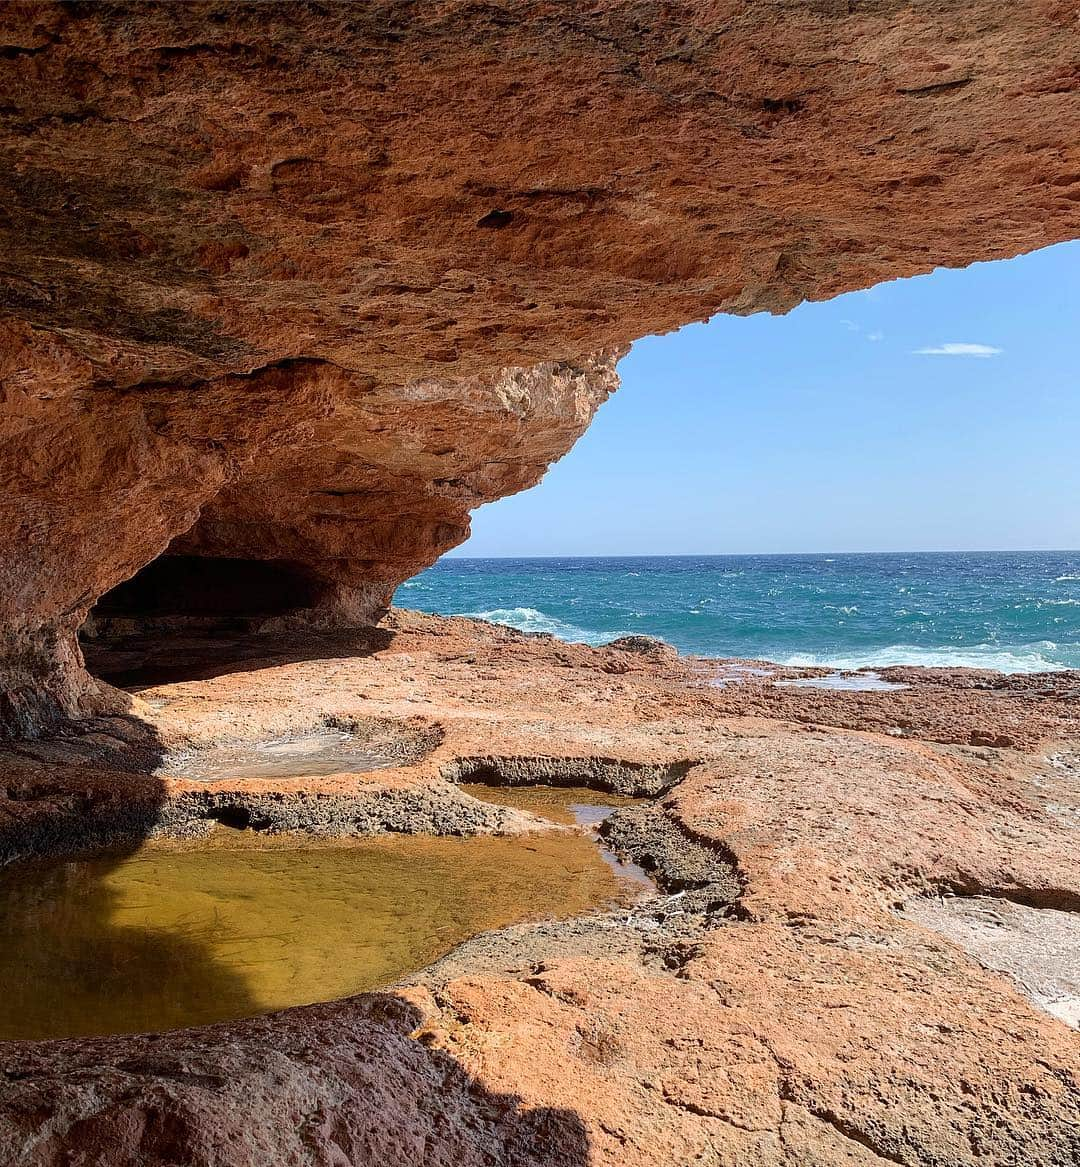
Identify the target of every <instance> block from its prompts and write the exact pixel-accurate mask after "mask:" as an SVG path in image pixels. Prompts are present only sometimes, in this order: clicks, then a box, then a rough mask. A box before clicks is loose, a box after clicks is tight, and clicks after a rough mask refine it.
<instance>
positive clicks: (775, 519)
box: [455, 242, 1080, 556]
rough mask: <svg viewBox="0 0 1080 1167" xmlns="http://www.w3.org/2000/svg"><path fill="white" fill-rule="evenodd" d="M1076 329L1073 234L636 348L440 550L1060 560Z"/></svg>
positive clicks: (1078, 352)
mask: <svg viewBox="0 0 1080 1167" xmlns="http://www.w3.org/2000/svg"><path fill="white" fill-rule="evenodd" d="M1078 332H1080V242H1077V243H1069V244H1063V245H1061V246H1058V247H1053V248H1048V249H1046V250H1045V251H1040V252H1036V253H1034V254H1032V255H1028V256H1022V257H1020V258H1018V259H1013V260H1007V261H1000V262H997V263H984V264H976V265H974V266H972V267H970V268H967V269H965V270H962V271H947V270H938V271H936V272H934V273H932V274H931V275H927V276H920V277H918V278H916V279H911V280H898V281H895V282H893V283H889V284H881V285H879V286H877V287H876V288H872V289H870V290H868V291H865V292H855V293H852V294H851V295H847V296H841V297H840V298H838V299H836V300H832V301H829V302H828V303H824V304H804V305H802V306H801V307H800V308H797V309H796V310H795V311H794V312H791V313H790V314H789V315H787V316H782V317H777V316H767V315H758V316H753V317H749V318H735V317H731V316H718V317H715V318H714V319H713V320H711V321H710V322H709V323H708V324H697V325H690V326H688V327H687V328H684V329H682V330H680V331H679V332H677V333H672V334H669V335H667V336H662V337H648V338H646V339H644V340H641V341H639V342H638V343H637V344H636V345H635V346H634V348H633V350H632V352H631V353H630V355H629V356H628V357H626V358H625V359H624V360H623V362H622V364H621V365H620V366H619V369H620V372H621V374H622V379H623V385H622V388H621V389H620V390H619V392H618V393H616V394H615V396H614V397H613V398H612V399H611V400H610V401H609V402H608V403H607V404H606V405H604V406H603V407H602V408H601V410H600V412H599V413H598V414H597V416H596V420H595V421H594V422H593V424H592V426H591V428H590V429H589V430H588V432H587V433H586V434H585V436H584V437H583V438H582V439H581V441H580V442H578V444H577V446H575V447H574V449H573V450H572V451H571V452H570V453H569V454H568V455H567V456H566V457H565V458H564V459H563V460H562V461H561V462H558V463H556V464H555V465H554V466H553V467H552V468H551V470H550V471H549V472H548V474H547V476H546V477H545V479H544V480H543V482H542V483H541V484H540V485H539V486H537V487H534V488H533V489H532V490H530V491H526V492H524V493H522V494H519V495H515V496H513V497H511V498H508V499H502V500H500V501H499V502H496V503H492V504H491V505H489V506H486V507H482V508H481V509H480V510H478V511H477V512H476V513H475V514H474V516H473V535H472V538H471V539H470V540H469V541H468V543H466V544H465V545H464V546H463V547H461V548H460V549H459V550H458V551H457V552H455V554H460V555H475V556H489V555H490V556H494V555H513V556H526V555H650V554H651V555H679V554H735V553H740V552H748V553H767V552H790V553H795V552H804V551H811V552H812V551H903V550H980V549H982V550H1005V549H1029V548H1078V547H1080V359H1078V357H1080V337H1078ZM952 346H974V347H967V348H965V347H961V348H960V349H955V348H953V347H952ZM924 350H938V351H924Z"/></svg>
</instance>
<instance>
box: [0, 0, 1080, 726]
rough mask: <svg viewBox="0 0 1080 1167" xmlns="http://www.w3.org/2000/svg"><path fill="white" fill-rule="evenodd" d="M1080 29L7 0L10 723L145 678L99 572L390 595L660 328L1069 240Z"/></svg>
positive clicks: (5, 375) (214, 624)
mask: <svg viewBox="0 0 1080 1167" xmlns="http://www.w3.org/2000/svg"><path fill="white" fill-rule="evenodd" d="M1076 37H1077V13H1076V10H1075V7H1074V6H1073V5H1070V4H1068V3H1058V2H1053V0H1043V2H1040V3H1020V2H1019V0H1013V2H1008V3H1000V2H997V0H994V2H991V0H966V2H955V3H937V4H918V5H911V4H906V5H905V4H898V3H893V2H891V0H874V2H872V3H865V4H859V5H856V6H853V5H850V4H836V3H826V2H815V3H808V4H802V5H791V4H789V3H785V2H783V0H754V2H752V3H740V4H727V3H709V4H700V3H691V2H686V0H678V2H675V3H657V2H652V0H648V2H642V3H632V4H627V3H624V2H622V0H601V2H600V3H596V4H590V5H580V4H562V5H554V6H552V5H549V4H540V3H525V4H512V5H501V4H495V5H491V4H486V3H485V4H480V3H469V2H462V3H451V4H436V5H409V4H401V3H397V2H396V0H386V2H380V3H374V4H364V5H361V6H356V5H346V4H331V5H325V4H316V3H288V4H277V3H269V4H254V5H250V4H226V5H221V4H215V3H208V2H198V3H185V4H147V3H133V2H119V3H104V4H94V5H71V4H58V3H57V4H53V3H25V2H17V0H16V2H12V3H8V4H5V5H4V6H3V8H2V9H0V92H2V95H3V100H2V101H0V152H2V156H3V163H4V164H3V166H2V167H0V187H2V190H0V195H2V198H0V201H2V203H3V207H4V214H3V216H2V218H0V246H2V250H3V264H2V269H0V386H2V390H0V438H2V444H0V445H2V452H0V477H2V481H3V487H4V496H5V506H4V508H3V511H2V513H0V732H4V733H6V734H8V735H11V736H27V735H32V734H35V733H39V732H40V731H41V730H42V729H43V728H44V727H47V726H48V725H49V724H51V723H53V722H55V721H56V720H57V719H58V718H61V717H63V716H66V715H71V714H75V713H87V712H94V711H103V710H107V709H109V708H116V707H119V706H121V705H122V704H123V698H122V696H120V695H118V694H117V693H115V691H110V690H108V689H107V688H106V687H103V686H101V685H100V684H97V683H96V682H94V681H92V680H91V679H90V677H89V676H88V675H87V674H86V672H85V671H84V669H83V667H82V660H81V655H80V649H79V645H78V643H77V640H76V633H77V630H78V628H79V627H80V625H82V624H83V623H84V621H85V619H86V616H87V613H88V612H90V610H91V609H92V608H93V607H94V605H95V604H96V603H97V601H99V600H100V599H101V597H102V596H107V600H106V602H105V603H104V604H102V605H100V606H99V610H98V611H97V612H95V615H94V617H93V619H92V621H91V623H90V625H88V627H87V629H86V634H87V635H88V636H91V635H96V636H97V637H112V638H115V637H117V636H123V635H125V634H128V633H130V632H131V631H133V630H139V629H146V628H148V627H149V628H150V629H151V630H152V629H153V628H155V627H160V626H162V625H163V624H168V623H170V622H172V623H173V624H175V623H176V622H178V621H179V622H183V623H187V624H188V625H192V624H194V625H199V626H202V627H208V628H211V629H213V628H217V629H218V630H220V629H221V628H222V627H225V628H226V629H231V628H232V627H233V626H234V625H235V624H236V623H237V622H245V621H246V622H247V623H248V624H249V625H251V626H253V627H266V626H275V625H276V624H279V623H281V622H285V623H289V622H292V623H294V624H295V623H297V622H307V623H314V624H323V625H334V626H338V627H340V626H352V625H356V624H360V623H365V622H370V621H371V620H372V619H375V618H377V616H378V614H379V613H380V611H381V610H382V609H383V608H384V607H385V604H386V603H387V600H388V597H389V596H390V594H391V592H392V589H393V587H394V585H395V584H397V583H398V582H400V581H401V580H403V579H405V578H407V577H408V576H409V575H411V574H413V573H415V572H416V571H417V570H419V569H420V568H421V567H423V566H425V565H426V564H428V563H430V562H432V561H433V560H434V559H435V558H436V557H437V556H438V555H439V554H440V553H441V552H443V551H445V550H447V549H448V548H449V547H452V546H453V545H454V544H456V543H459V542H460V541H461V540H462V539H464V538H465V536H466V534H467V532H468V513H469V510H470V509H471V508H472V507H474V506H476V505H477V504H479V503H481V502H484V501H487V500H490V499H494V498H498V497H500V496H502V495H505V494H508V493H511V492H513V491H516V490H520V489H522V488H523V487H526V486H529V485H531V484H532V483H534V482H536V481H537V480H538V479H539V477H540V476H541V475H542V474H543V472H544V470H545V468H546V467H547V466H548V465H549V464H550V463H551V462H552V460H554V459H555V458H558V457H559V456H560V455H562V454H563V453H564V452H565V451H566V450H567V449H568V448H569V447H570V445H571V444H572V443H573V442H574V441H575V439H576V438H577V437H578V436H579V435H580V434H581V432H582V431H583V429H584V428H585V426H586V425H587V424H588V422H589V420H590V418H591V417H592V415H593V412H594V411H595V409H596V408H597V406H598V405H599V404H600V403H601V402H602V401H603V400H604V398H605V397H606V396H607V395H608V394H609V393H610V392H611V390H612V389H613V388H614V387H615V385H616V383H617V380H616V376H615V373H614V361H615V358H616V356H617V355H618V354H619V352H620V351H622V348H623V347H624V346H625V345H626V344H627V343H628V342H630V341H632V340H633V339H635V338H637V337H639V336H642V335H644V334H646V333H651V332H657V331H663V330H666V329H670V328H674V327H676V326H678V325H681V324H684V323H686V322H688V321H692V320H698V319H702V318H704V317H706V316H708V315H710V314H712V313H715V312H718V311H726V312H753V311H758V310H763V309H764V310H769V311H782V310H786V309H788V308H790V307H792V306H794V305H795V304H797V303H799V302H800V301H802V300H805V299H808V298H811V299H812V298H821V297H828V296H832V295H836V294H837V293H839V292H843V291H846V290H849V289H852V288H859V287H865V286H868V285H870V284H873V283H875V282H877V281H879V280H883V279H888V278H893V277H897V276H906V275H912V274H915V273H917V272H922V271H927V270H929V269H930V268H931V267H933V266H934V265H936V264H954V265H958V264H966V263H970V262H971V261H973V260H978V259H992V258H995V257H999V256H1006V255H1013V254H1016V253H1017V252H1020V251H1024V250H1028V249H1031V248H1035V247H1039V246H1042V245H1045V244H1049V243H1053V242H1056V241H1059V240H1063V239H1068V238H1072V237H1074V236H1076V235H1078V234H1080V200H1078V196H1080V178H1078V176H1080V169H1078V163H1077V158H1076V150H1075V143H1076V142H1077V141H1080V94H1078V86H1080V81H1078V76H1077V71H1076V60H1075V45H1076ZM164 552H168V556H167V558H165V559H164V560H162V562H161V563H159V564H156V565H155V567H154V569H153V570H152V571H151V573H150V574H149V575H146V576H145V577H141V578H136V579H135V580H134V581H133V584H132V585H131V586H129V587H127V588H126V589H124V590H121V591H119V592H116V593H114V594H113V595H111V596H108V593H110V592H111V591H112V589H114V588H116V587H117V585H120V584H122V583H123V581H125V580H128V579H130V578H131V577H132V576H135V575H136V573H137V572H139V571H140V569H143V568H145V567H146V565H147V564H149V563H151V561H153V560H155V558H156V557H158V556H160V555H162V553H164ZM207 560H210V561H213V562H214V563H215V564H216V566H214V567H213V569H212V568H211V566H209V565H208V564H207V562H206V561H207ZM194 580H202V581H203V586H202V587H201V589H200V588H199V587H197V586H195V585H194V584H193V581H194Z"/></svg>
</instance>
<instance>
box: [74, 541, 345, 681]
mask: <svg viewBox="0 0 1080 1167" xmlns="http://www.w3.org/2000/svg"><path fill="white" fill-rule="evenodd" d="M325 586H326V585H325V582H324V581H322V580H321V579H319V577H318V576H316V575H315V574H314V573H313V572H312V571H311V570H310V569H309V568H308V567H306V566H304V565H302V564H297V563H292V562H289V561H286V560H263V559H243V558H226V557H216V556H215V557H210V556H199V555H170V554H168V553H166V554H164V555H161V556H159V557H158V558H157V559H155V560H152V561H151V562H150V563H148V564H147V565H146V566H145V567H143V568H141V569H140V570H139V571H138V572H136V573H135V575H133V576H132V577H131V578H130V579H126V580H124V581H123V583H120V584H117V586H116V587H114V588H113V589H112V590H111V591H108V592H106V593H105V594H104V595H103V596H102V597H101V598H100V599H99V600H98V601H97V603H96V604H95V605H94V607H93V608H92V609H91V611H90V614H89V615H88V617H87V619H86V621H85V623H84V624H83V626H82V628H81V629H80V632H79V642H80V646H81V648H82V652H83V656H84V658H85V660H86V665H87V668H88V669H89V671H90V672H91V673H93V675H94V676H97V677H100V678H101V679H102V680H105V681H109V682H110V683H112V684H114V685H120V686H122V687H128V686H141V685H144V684H155V683H161V682H163V681H167V680H176V679H186V678H190V677H195V676H204V675H213V674H214V673H216V672H217V671H220V669H221V668H227V667H229V665H230V664H231V663H234V662H235V660H236V659H237V658H238V657H246V656H249V655H252V654H255V655H258V653H259V651H261V650H260V649H259V646H258V642H259V641H260V640H261V639H263V638H261V637H258V636H255V637H253V636H252V634H253V633H260V632H267V631H271V630H280V629H281V628H282V625H280V624H277V623H275V622H276V621H279V620H282V619H284V618H285V617H288V616H291V615H294V614H296V613H298V612H303V611H306V610H309V609H311V608H314V607H316V606H317V605H318V603H319V600H320V598H321V597H322V595H323V593H324V590H325ZM243 646H246V647H243Z"/></svg>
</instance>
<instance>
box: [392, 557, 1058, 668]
mask: <svg viewBox="0 0 1080 1167" xmlns="http://www.w3.org/2000/svg"><path fill="white" fill-rule="evenodd" d="M394 602H395V603H396V604H398V605H399V606H401V607H404V608H417V609H420V610H421V611H425V612H439V613H442V614H444V615H463V616H473V617H478V618H480V619H483V620H491V621H494V622H495V623H499V624H508V625H510V626H511V627H513V628H519V629H521V630H522V631H525V632H550V633H552V634H553V635H555V636H557V637H559V638H560V639H562V640H568V641H580V642H583V643H585V644H603V643H605V642H606V641H609V640H613V639H615V638H616V637H618V636H626V635H632V634H637V635H640V634H646V635H649V636H658V637H660V638H662V639H663V640H666V641H667V642H668V643H669V644H673V645H675V647H676V648H678V649H679V650H680V651H682V652H684V653H693V654H696V655H699V656H710V657H755V658H761V659H764V660H771V661H778V662H781V663H783V664H791V665H826V666H829V667H833V668H841V669H855V668H862V667H876V666H885V665H890V664H916V665H943V666H970V667H973V668H986V669H998V670H1001V671H1002V672H1010V673H1012V672H1039V671H1043V670H1058V669H1065V668H1080V551H1040V552H1033V551H1024V552H1000V553H999V552H979V553H967V552H964V553H959V552H957V553H952V552H941V553H937V552H933V553H919V554H883V555H842V554H837V555H710V556H654V557H642V558H597V559H578V558H575V559H466V558H463V557H455V556H451V557H447V558H444V559H442V560H440V561H439V562H438V563H437V564H435V566H434V567H432V568H430V569H429V570H427V571H426V572H424V573H423V574H422V575H420V576H418V577H417V578H416V579H413V580H410V581H408V582H407V583H404V584H402V585H401V587H400V588H399V589H398V592H397V595H396V597H395V601H394Z"/></svg>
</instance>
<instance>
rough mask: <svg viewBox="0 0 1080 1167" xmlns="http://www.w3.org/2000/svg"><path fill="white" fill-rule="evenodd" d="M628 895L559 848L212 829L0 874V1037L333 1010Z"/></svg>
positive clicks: (572, 839)
mask: <svg viewBox="0 0 1080 1167" xmlns="http://www.w3.org/2000/svg"><path fill="white" fill-rule="evenodd" d="M222 839H224V841H222ZM627 894H628V892H627V888H626V884H625V882H624V881H621V880H620V879H619V877H618V875H617V874H616V872H615V871H614V870H613V869H612V867H611V866H610V865H609V864H608V863H607V862H606V861H605V859H604V857H603V856H602V854H601V852H600V850H599V849H598V848H597V846H596V844H595V843H594V842H593V841H592V840H591V839H590V838H589V837H587V836H586V835H582V834H574V833H565V834H556V835H539V836H530V837H526V838H507V839H499V838H484V837H481V838H473V839H452V838H432V837H429V836H408V837H401V836H398V837H394V838H389V839H387V838H382V839H366V840H355V841H342V840H332V841H325V842H312V841H311V840H310V839H303V840H290V839H285V840H281V841H275V840H273V839H264V838H261V837H258V836H247V835H242V834H239V833H235V832H228V833H227V834H226V833H225V832H224V831H220V832H219V833H218V835H215V838H214V839H213V840H211V841H209V842H204V843H200V844H198V845H197V846H192V845H190V844H188V845H186V846H180V845H176V844H167V843H151V844H147V845H146V846H144V847H143V848H141V849H140V850H139V851H137V852H135V853H134V854H108V853H104V854H97V855H95V856H92V857H87V858H80V859H76V860H67V861H55V860H54V861H49V862H41V863H26V864H19V865H17V866H14V867H11V868H9V869H8V870H6V871H4V872H2V873H0V1038H8V1039H10V1038H50V1037H68V1036H76V1035H91V1034H105V1033H130V1032H139V1031H147V1030H161V1029H169V1028H176V1027H179V1026H188V1025H198V1024H204V1023H207V1022H212V1021H220V1020H224V1019H228V1018H236V1017H243V1016H250V1015H252V1014H256V1013H262V1012H266V1011H269V1010H273V1009H279V1008H283V1007H285V1006H290V1005H299V1004H305V1003H309V1002H313V1001H324V1000H330V999H334V998H338V997H343V996H348V995H349V994H352V993H356V992H360V991H363V990H367V989H372V988H376V987H380V986H385V985H387V984H390V983H392V982H393V981H395V980H397V979H399V978H400V977H402V976H405V975H406V974H408V973H410V972H413V971H415V970H417V969H419V968H422V967H423V966H425V965H427V964H429V963H430V962H431V961H433V960H435V959H437V958H438V957H439V956H441V955H442V954H443V953H445V952H447V951H448V950H449V949H450V948H452V947H453V946H454V945H456V944H458V943H459V942H460V941H462V940H464V939H466V938H467V937H469V936H472V935H475V934H476V933H478V932H481V931H484V930H486V929H490V928H497V927H503V926H505V925H507V924H510V923H514V922H517V921H521V920H529V919H541V918H552V917H569V916H574V915H578V914H580V913H582V912H586V911H588V910H590V909H594V908H597V907H604V906H607V905H609V904H611V903H612V902H615V901H616V900H621V899H625V898H626V897H627Z"/></svg>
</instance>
